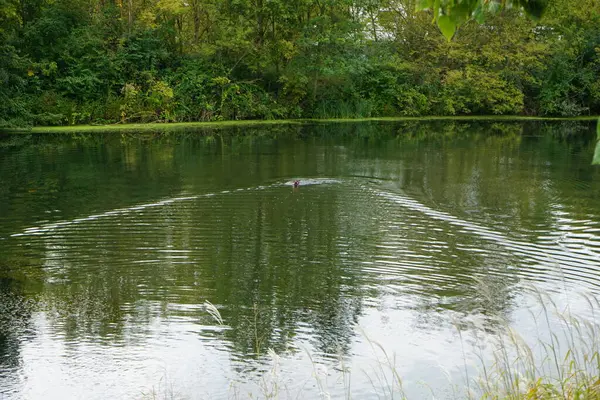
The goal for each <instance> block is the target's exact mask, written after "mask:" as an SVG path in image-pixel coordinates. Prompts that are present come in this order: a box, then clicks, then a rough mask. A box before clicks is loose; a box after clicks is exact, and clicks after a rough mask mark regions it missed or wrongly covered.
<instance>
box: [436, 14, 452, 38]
mask: <svg viewBox="0 0 600 400" xmlns="http://www.w3.org/2000/svg"><path fill="white" fill-rule="evenodd" d="M437 25H438V28H440V31H441V32H442V34H443V35H444V37H446V39H448V41H449V40H450V39H452V36H454V32H456V24H455V22H454V20H453V19H452V18H450V17H449V16H447V15H442V16H440V17H439V18H438V20H437Z"/></svg>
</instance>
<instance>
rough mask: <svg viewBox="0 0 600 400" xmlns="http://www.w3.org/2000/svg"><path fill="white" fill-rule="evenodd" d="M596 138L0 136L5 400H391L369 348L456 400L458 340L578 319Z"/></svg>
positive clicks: (374, 127) (506, 130) (597, 179)
mask: <svg viewBox="0 0 600 400" xmlns="http://www.w3.org/2000/svg"><path fill="white" fill-rule="evenodd" d="M588 128H590V127H587V126H585V125H582V127H580V128H578V129H577V130H576V131H575V132H576V133H577V134H574V133H572V132H571V131H570V129H572V126H571V125H564V126H563V125H552V124H550V125H544V124H541V125H540V124H520V123H519V124H506V125H502V129H500V128H499V125H498V124H469V123H465V124H462V125H461V123H456V124H455V125H453V126H451V127H448V126H441V125H438V124H436V123H429V124H375V123H369V124H348V125H316V126H310V125H308V126H303V127H301V128H299V127H287V128H272V129H275V130H274V131H273V132H267V131H261V130H260V129H263V128H260V129H259V130H258V131H257V132H253V131H248V132H233V133H235V134H233V135H229V134H228V133H225V132H220V133H219V132H217V133H215V132H212V133H211V132H204V134H202V135H200V134H198V135H189V134H185V135H184V134H162V135H153V136H151V137H145V136H144V135H129V136H121V135H108V134H107V135H98V136H95V137H93V138H83V137H78V136H74V137H68V136H56V137H54V136H44V137H42V136H30V137H27V138H25V139H23V140H22V141H17V142H15V141H13V140H10V139H7V138H0V156H1V157H0V167H1V169H0V171H1V172H0V399H2V398H8V399H13V398H14V399H37V398H44V399H49V398H50V399H54V398H56V399H63V398H86V399H93V398H98V399H100V398H107V397H110V398H148V397H150V398H153V397H168V398H199V399H204V398H246V397H248V396H249V395H250V394H251V395H253V396H255V397H261V396H263V397H264V396H265V393H266V392H265V391H267V388H266V386H265V385H267V384H269V385H270V384H271V383H273V382H272V381H273V379H277V380H278V384H279V385H281V388H285V390H282V392H281V393H283V392H285V393H287V395H289V397H297V396H300V397H301V398H302V397H304V398H314V397H318V396H320V395H322V394H323V393H320V392H323V391H326V392H328V393H329V394H330V395H331V396H332V397H333V398H346V393H347V392H348V391H349V390H350V391H351V392H352V397H353V398H357V399H361V398H365V399H366V398H373V396H377V395H379V396H380V397H386V396H385V393H386V392H385V391H384V390H383V388H382V386H384V381H385V380H382V377H381V376H377V371H379V369H378V368H380V367H381V363H380V362H381V359H382V354H381V353H378V351H377V349H378V347H377V346H374V345H373V343H375V342H376V343H378V344H381V346H382V347H383V348H384V349H385V350H386V351H387V352H388V354H390V355H391V354H396V355H398V357H396V358H395V362H396V365H395V367H396V369H397V371H398V372H399V373H400V374H401V375H402V377H403V379H404V383H405V390H406V394H407V395H409V398H427V397H431V391H432V390H433V392H434V393H435V394H436V398H446V397H449V398H452V395H451V393H452V390H451V387H452V386H451V384H449V382H448V379H447V378H446V376H447V375H448V376H450V378H451V380H452V381H454V382H457V383H458V385H459V386H460V385H461V382H462V379H463V372H464V370H465V367H464V364H465V363H468V364H469V365H470V366H471V365H475V364H476V361H477V360H478V355H477V354H476V352H475V348H473V349H470V350H469V346H470V345H471V344H472V343H471V342H464V341H461V337H464V336H461V335H458V334H457V329H461V330H464V332H463V334H462V335H466V334H467V333H470V334H473V335H475V336H476V337H478V338H480V339H481V340H483V341H488V340H489V339H490V338H492V337H494V335H497V334H499V333H501V332H502V331H503V325H502V324H501V323H499V322H498V321H500V320H501V319H504V320H506V321H508V322H509V323H510V324H511V326H513V328H514V329H516V330H517V331H520V332H524V333H525V334H527V333H528V332H529V333H530V332H533V331H534V330H535V329H537V328H536V327H535V326H534V324H533V322H532V319H531V317H530V316H531V315H532V313H533V315H536V314H535V312H536V311H535V310H537V308H536V307H537V306H536V305H535V304H534V303H535V302H534V301H533V299H534V298H535V291H542V292H544V293H547V294H548V296H550V298H552V299H553V300H555V301H557V302H559V303H560V304H563V303H564V304H568V305H569V307H570V308H571V309H572V310H575V311H581V312H582V313H583V315H586V316H589V314H586V313H587V312H588V311H586V310H585V307H584V305H585V301H584V300H582V298H580V297H578V296H579V294H588V295H592V296H595V295H598V294H599V293H598V292H599V286H600V211H599V210H600V172H599V171H598V170H597V169H595V168H594V167H592V166H590V165H589V161H590V160H591V154H592V152H593V147H594V144H595V143H594V140H593V138H594V136H593V131H592V129H589V132H588V131H587V129H588ZM257 129H258V128H257ZM449 129H450V130H452V132H455V134H454V135H449V134H448V130H449ZM283 131H285V133H282V132H283ZM442 132H445V133H442ZM557 132H558V133H557ZM295 180H300V186H299V187H298V188H294V187H293V182H294V181H295ZM205 301H210V302H211V303H212V304H214V305H215V306H216V307H217V308H218V310H219V312H220V313H221V315H222V317H223V325H220V324H219V323H217V321H216V320H215V319H214V318H213V317H211V316H210V314H209V313H208V312H207V309H206V304H205ZM552 318H553V319H551V321H550V324H551V325H552V326H554V325H553V324H556V326H559V325H560V320H559V319H556V318H554V317H552ZM465 346H466V349H465ZM269 349H273V350H274V352H275V353H277V354H278V356H277V357H276V356H274V355H273V353H270V352H269V351H268V350H269ZM463 351H466V353H463ZM273 357H275V359H274V358H273ZM274 363H276V365H277V368H275V367H274ZM344 368H349V369H350V370H351V371H353V374H352V379H351V389H348V388H347V387H346V386H345V384H344V382H345V381H344V378H343V376H342V377H341V378H340V375H339V374H340V371H342V370H344V371H345V369H344ZM469 368H470V367H469ZM274 371H277V372H276V373H275V372H274ZM315 377H317V378H318V379H319V380H318V381H315ZM319 377H320V378H319ZM423 381H425V382H427V385H423V384H421V383H420V382H423ZM316 382H320V383H319V384H317V383H316ZM269 387H271V386H269ZM283 398H286V397H285V396H283Z"/></svg>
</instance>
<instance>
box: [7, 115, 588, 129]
mask: <svg viewBox="0 0 600 400" xmlns="http://www.w3.org/2000/svg"><path fill="white" fill-rule="evenodd" d="M597 119H598V117H597V116H583V117H574V118H550V117H523V116H460V117H456V116H454V117H452V116H429V117H397V118H360V119H292V120H243V121H218V122H185V123H148V124H111V125H72V126H37V127H34V128H32V129H31V130H25V129H23V130H14V131H10V132H13V133H28V132H31V133H87V132H115V131H119V132H121V131H130V132H132V131H146V132H147V131H165V130H169V131H170V130H179V129H194V128H208V129H213V128H228V127H245V126H269V125H293V124H316V123H349V122H350V123H355V122H404V121H505V122H511V121H594V120H597Z"/></svg>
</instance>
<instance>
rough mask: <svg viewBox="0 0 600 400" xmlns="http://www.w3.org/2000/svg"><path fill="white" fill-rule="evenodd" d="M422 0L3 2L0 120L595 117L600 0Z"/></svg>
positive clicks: (6, 123)
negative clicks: (469, 15) (463, 10)
mask: <svg viewBox="0 0 600 400" xmlns="http://www.w3.org/2000/svg"><path fill="white" fill-rule="evenodd" d="M429 3H432V4H437V3H434V2H431V1H429V2H427V1H426V2H422V1H416V0H358V1H347V0H331V1H320V0H295V1H282V0H270V1H264V0H228V1H224V0H189V1H187V0H186V1H181V0H148V1H146V0H145V1H141V0H128V1H127V2H124V1H121V0H115V1H99V0H2V1H1V2H0V4H1V7H0V81H1V84H0V126H3V127H22V126H31V125H74V124H90V123H97V124H107V123H147V122H188V121H221V120H245V119H267V120H268V119H286V118H293V119H296V118H367V117H393V116H424V115H486V114H487V115H537V116H578V115H589V114H599V113H600V51H599V49H600V34H599V33H598V32H600V13H598V9H600V4H599V1H598V0H582V1H579V2H573V1H568V0H553V1H550V2H548V6H547V7H546V8H545V13H544V16H543V18H542V19H540V20H535V21H534V20H533V19H532V18H530V17H529V16H527V15H525V13H523V12H522V11H521V9H520V8H517V7H514V8H505V9H503V10H502V11H501V12H498V11H497V10H496V11H495V12H492V11H494V10H492V9H478V10H476V12H474V14H473V16H474V17H475V19H480V21H485V22H484V23H483V24H480V23H478V22H476V21H474V20H466V19H465V20H464V21H462V22H461V24H460V25H457V24H455V22H456V21H453V20H451V18H450V17H453V16H454V17H456V18H458V17H460V16H461V14H460V13H458V11H457V10H449V9H444V8H443V7H442V8H441V11H442V12H443V13H444V12H445V14H443V15H441V14H439V12H440V10H439V9H437V10H433V11H432V9H431V5H430V4H429ZM442 3H444V4H445V3H448V2H445V1H444V2H442ZM463 3H465V4H466V3H469V4H473V5H476V4H477V3H478V2H477V1H470V2H463ZM484 3H485V4H492V5H493V4H498V3H497V2H484ZM503 3H504V2H503ZM517 3H519V4H520V3H523V4H525V5H527V4H529V3H534V2H527V1H521V2H517ZM537 3H545V2H537ZM537 3H536V4H537ZM423 4H425V6H427V5H428V4H429V5H430V9H429V10H428V11H417V8H419V7H417V5H421V6H423ZM461 4H462V3H461ZM526 9H527V7H526ZM528 13H529V14H530V15H534V16H536V15H537V14H541V13H536V12H535V10H534V11H532V10H528ZM484 14H485V15H484ZM457 16H458V17H457ZM537 16H539V15H537ZM483 17H485V19H483ZM432 18H437V19H438V24H437V25H436V24H434V23H432ZM463 19H464V18H463ZM440 29H441V30H442V32H443V33H444V35H446V37H452V39H451V40H450V41H448V40H447V39H446V37H445V36H444V35H442V34H441V33H440Z"/></svg>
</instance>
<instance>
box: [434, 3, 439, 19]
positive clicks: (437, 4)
mask: <svg viewBox="0 0 600 400" xmlns="http://www.w3.org/2000/svg"><path fill="white" fill-rule="evenodd" d="M439 16H440V0H433V20H434V21H437V20H438V18H439Z"/></svg>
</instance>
